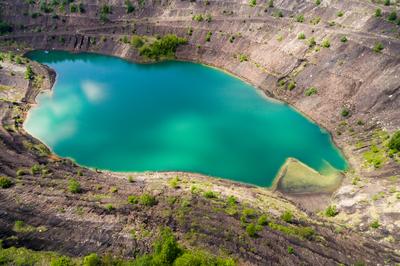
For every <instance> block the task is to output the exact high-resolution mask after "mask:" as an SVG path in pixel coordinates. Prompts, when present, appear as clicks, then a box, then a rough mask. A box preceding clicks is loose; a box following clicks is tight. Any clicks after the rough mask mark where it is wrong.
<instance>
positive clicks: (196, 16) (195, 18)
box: [192, 14, 204, 22]
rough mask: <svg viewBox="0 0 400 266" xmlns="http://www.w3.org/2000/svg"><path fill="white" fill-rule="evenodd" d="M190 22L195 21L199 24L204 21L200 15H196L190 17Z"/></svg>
mask: <svg viewBox="0 0 400 266" xmlns="http://www.w3.org/2000/svg"><path fill="white" fill-rule="evenodd" d="M192 20H194V21H197V22H201V21H203V20H204V18H203V15H202V14H198V15H194V16H193V17H192Z"/></svg>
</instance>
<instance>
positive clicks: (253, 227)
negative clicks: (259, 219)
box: [246, 223, 262, 237]
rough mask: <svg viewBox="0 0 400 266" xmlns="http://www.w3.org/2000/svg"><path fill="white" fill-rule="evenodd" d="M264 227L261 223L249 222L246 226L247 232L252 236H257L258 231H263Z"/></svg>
mask: <svg viewBox="0 0 400 266" xmlns="http://www.w3.org/2000/svg"><path fill="white" fill-rule="evenodd" d="M261 230H262V227H261V226H259V225H255V224H252V223H251V224H248V225H247V226H246V233H247V234H248V235H249V236H250V237H256V236H257V232H258V231H261Z"/></svg>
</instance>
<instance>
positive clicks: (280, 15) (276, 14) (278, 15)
mask: <svg viewBox="0 0 400 266" xmlns="http://www.w3.org/2000/svg"><path fill="white" fill-rule="evenodd" d="M274 16H275V17H277V18H283V13H282V11H281V10H279V11H276V12H275V13H274Z"/></svg>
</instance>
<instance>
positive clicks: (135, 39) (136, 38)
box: [131, 35, 144, 48]
mask: <svg viewBox="0 0 400 266" xmlns="http://www.w3.org/2000/svg"><path fill="white" fill-rule="evenodd" d="M143 44H144V42H143V40H142V38H140V37H139V36H136V35H135V36H132V38H131V45H132V46H133V47H135V48H140V47H142V46H143Z"/></svg>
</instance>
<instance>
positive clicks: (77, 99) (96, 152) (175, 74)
mask: <svg viewBox="0 0 400 266" xmlns="http://www.w3.org/2000/svg"><path fill="white" fill-rule="evenodd" d="M27 56H28V57H29V58H30V59H32V60H36V61H38V62H40V63H43V64H46V65H48V66H50V67H51V68H53V69H54V70H55V71H56V72H57V80H56V83H55V85H54V88H53V91H52V92H51V93H43V94H41V95H39V96H38V98H37V101H38V105H37V106H35V107H34V108H32V109H31V111H30V112H29V115H28V118H27V120H26V122H25V124H24V127H25V129H26V130H27V131H28V132H29V133H30V134H32V135H33V136H34V137H36V138H38V139H40V140H41V141H43V142H44V143H45V144H47V145H48V146H49V147H50V148H51V149H52V150H53V151H54V152H55V153H56V154H58V155H60V156H63V157H69V158H72V159H73V160H75V161H76V162H77V163H79V164H81V165H84V166H89V167H93V168H98V169H106V170H112V171H118V172H129V171H131V172H141V171H188V172H196V173H201V174H206V175H210V176H215V177H222V178H227V179H232V180H236V181H240V182H245V183H251V184H255V185H260V186H270V185H271V183H272V181H273V179H274V177H275V175H276V174H277V172H278V170H279V168H280V167H281V166H282V164H283V163H284V162H285V160H286V159H287V158H288V157H294V158H297V159H299V160H300V161H302V162H303V163H305V164H307V165H309V166H311V167H313V168H314V169H316V170H319V171H321V170H322V169H323V167H324V166H326V163H329V164H330V165H332V166H333V167H335V168H337V169H339V170H343V169H345V168H346V167H347V164H346V161H345V159H344V158H343V156H342V155H341V153H340V151H339V150H338V149H336V147H335V146H334V145H333V143H332V141H331V138H330V135H329V134H328V133H327V132H326V131H325V130H323V129H321V128H320V127H319V126H317V125H316V124H314V123H312V122H311V121H310V120H308V119H306V118H305V117H304V116H302V115H301V114H300V113H298V112H296V111H295V110H294V109H293V108H291V107H290V106H288V105H287V104H283V103H280V102H277V101H273V100H270V99H267V98H266V97H264V96H263V95H262V93H261V92H260V91H258V90H257V89H255V88H254V87H252V86H251V85H249V84H247V83H245V82H243V81H241V80H240V79H237V78H235V77H233V76H231V75H228V74H226V73H224V72H222V71H219V70H217V69H214V68H210V67H207V66H204V65H201V64H195V63H189V62H176V61H169V62H162V63H157V64H149V65H143V64H135V63H132V62H128V61H125V60H123V59H119V58H116V57H111V56H104V55H97V54H90V53H79V54H72V53H68V52H62V51H50V52H45V51H33V52H30V53H29V54H28V55H27ZM238 64H239V63H238Z"/></svg>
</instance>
